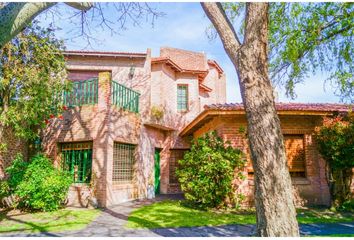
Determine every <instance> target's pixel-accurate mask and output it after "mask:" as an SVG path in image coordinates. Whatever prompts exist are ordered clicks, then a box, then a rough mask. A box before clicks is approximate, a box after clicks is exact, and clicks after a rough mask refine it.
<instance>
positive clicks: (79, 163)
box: [61, 142, 92, 183]
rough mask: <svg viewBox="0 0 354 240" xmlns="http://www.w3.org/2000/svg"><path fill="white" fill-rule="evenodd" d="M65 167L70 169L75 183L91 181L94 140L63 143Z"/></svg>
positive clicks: (62, 150)
mask: <svg viewBox="0 0 354 240" xmlns="http://www.w3.org/2000/svg"><path fill="white" fill-rule="evenodd" d="M61 154H62V160H63V161H62V162H63V168H64V169H65V170H67V171H69V172H70V173H71V174H72V176H73V180H74V182H75V183H89V182H90V180H91V168H92V142H80V143H62V144H61Z"/></svg>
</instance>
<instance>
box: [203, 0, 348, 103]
mask: <svg viewBox="0 0 354 240" xmlns="http://www.w3.org/2000/svg"><path fill="white" fill-rule="evenodd" d="M269 5H270V7H269V50H270V52H269V72H270V77H271V80H272V81H273V82H274V83H276V84H278V85H279V86H281V87H285V89H286V93H287V95H288V96H289V97H291V98H295V97H296V93H295V91H294V90H295V86H296V84H298V83H300V82H303V81H304V79H305V78H307V77H308V76H309V75H310V74H315V73H318V72H319V71H321V72H325V73H326V74H327V75H328V76H326V77H327V79H326V80H325V82H326V83H327V84H328V85H330V87H333V89H334V92H335V94H337V95H338V96H340V97H341V98H342V100H343V101H348V102H354V62H353V57H352V56H353V54H354V47H353V44H352V42H353V40H352V38H353V35H354V4H353V3H347V2H334V3H333V2H332V3H331V2H326V3H323V2H315V3H285V2H281V3H269ZM222 6H223V8H224V10H225V13H226V15H227V17H228V19H229V20H230V22H231V23H232V24H233V26H234V29H235V30H236V31H237V33H238V37H239V39H240V41H241V42H242V41H243V29H244V26H245V19H244V17H245V11H244V9H245V4H244V3H223V4H222ZM207 33H208V36H209V37H210V38H215V37H216V36H217V35H216V31H215V29H214V28H213V27H211V28H208V32H207Z"/></svg>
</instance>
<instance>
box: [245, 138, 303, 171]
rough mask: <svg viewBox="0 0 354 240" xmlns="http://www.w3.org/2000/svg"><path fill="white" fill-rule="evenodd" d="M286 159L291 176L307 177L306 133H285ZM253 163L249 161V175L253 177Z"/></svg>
mask: <svg viewBox="0 0 354 240" xmlns="http://www.w3.org/2000/svg"><path fill="white" fill-rule="evenodd" d="M284 144H285V152H286V159H287V160H288V167H289V172H290V175H291V177H306V168H305V159H306V158H305V148H304V146H305V145H304V135H302V134H299V135H295V134H294V135H293V134H291V135H290V134H286V135H284ZM253 175H254V173H253V168H252V163H251V161H250V159H249V161H248V177H249V178H253Z"/></svg>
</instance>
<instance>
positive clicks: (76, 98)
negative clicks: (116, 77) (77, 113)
mask: <svg viewBox="0 0 354 240" xmlns="http://www.w3.org/2000/svg"><path fill="white" fill-rule="evenodd" d="M72 84H73V86H72V90H71V91H64V93H63V103H64V105H65V106H68V107H76V106H82V105H94V104H97V102H98V78H91V79H88V80H85V81H80V82H73V83H72Z"/></svg>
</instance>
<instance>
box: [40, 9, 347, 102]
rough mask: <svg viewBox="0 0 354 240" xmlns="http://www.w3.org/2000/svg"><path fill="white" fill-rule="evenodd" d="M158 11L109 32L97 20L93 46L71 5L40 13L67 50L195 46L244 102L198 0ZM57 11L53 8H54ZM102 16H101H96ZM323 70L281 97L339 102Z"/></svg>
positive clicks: (111, 14) (110, 14) (109, 12)
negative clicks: (209, 34)
mask: <svg viewBox="0 0 354 240" xmlns="http://www.w3.org/2000/svg"><path fill="white" fill-rule="evenodd" d="M151 6H152V7H154V8H156V11H158V12H163V13H164V16H161V17H158V18H157V19H155V20H154V23H153V24H151V18H145V17H144V18H142V19H141V21H140V25H139V26H134V24H133V22H132V21H127V23H126V25H125V29H123V30H122V29H120V30H119V31H118V32H117V33H113V34H112V33H111V31H110V29H109V28H107V27H105V28H103V29H102V27H100V26H99V24H98V22H97V21H96V22H93V23H92V24H91V25H90V26H91V35H92V36H93V37H94V38H95V39H96V40H93V39H91V41H90V46H88V41H87V40H86V39H85V38H83V37H78V35H79V31H80V29H81V28H80V22H81V15H76V16H74V17H73V15H74V14H75V11H74V10H73V9H72V8H70V7H68V6H67V5H65V4H63V3H61V4H59V5H58V6H57V7H55V9H53V10H55V12H54V11H53V10H51V11H50V12H47V13H44V14H41V15H39V16H38V17H37V20H38V21H39V22H40V25H42V26H49V25H50V24H52V25H53V24H54V26H55V27H57V28H59V30H57V31H56V32H55V34H56V36H57V37H58V38H60V39H63V40H64V42H65V46H66V48H67V50H90V51H92V50H95V51H120V52H146V49H147V48H151V50H152V56H153V57H156V56H158V55H159V49H160V47H163V46H169V47H174V48H181V49H186V50H191V51H197V52H204V53H205V54H206V55H207V58H208V59H214V60H216V61H217V62H218V63H219V65H220V66H221V67H222V68H223V69H224V71H225V73H226V78H227V88H226V93H227V102H228V103H233V102H241V96H240V89H239V85H238V79H237V75H236V71H235V69H234V67H233V65H232V63H231V61H230V59H229V58H228V56H227V54H226V53H225V51H224V48H223V45H222V43H221V41H220V39H219V38H216V39H214V40H210V39H209V38H208V37H207V34H206V29H207V28H208V27H209V26H210V21H209V19H208V18H207V17H206V16H205V14H204V12H203V9H202V8H201V6H200V4H199V3H192V2H189V3H188V2H187V3H186V2H184V3H182V2H180V3H151ZM53 12H54V14H52V13H53ZM103 14H104V16H105V17H106V18H107V19H108V20H111V21H112V25H114V29H119V26H120V25H119V24H118V23H117V22H116V20H117V18H116V17H115V16H117V12H116V10H115V8H114V6H113V5H112V4H111V5H109V6H108V7H106V8H104V9H103ZM96 19H99V18H96ZM324 79H325V73H317V74H315V75H313V76H308V78H307V79H306V80H305V81H304V83H300V84H298V85H297V86H296V88H295V92H296V94H297V97H296V98H295V99H290V98H288V97H286V95H285V90H284V89H283V88H281V87H277V88H276V91H277V95H278V101H280V102H303V103H308V102H313V103H331V102H332V103H335V102H339V100H340V99H339V97H337V96H335V95H334V94H333V89H331V88H330V86H326V87H325V85H324Z"/></svg>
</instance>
